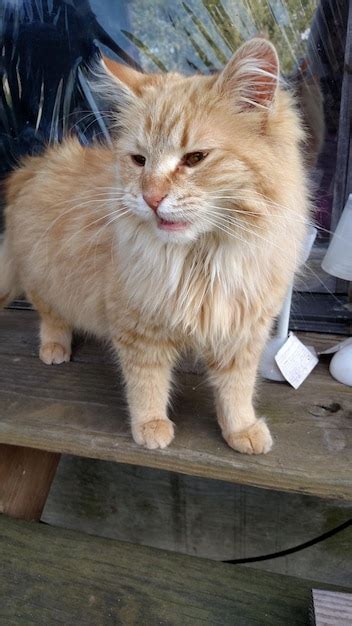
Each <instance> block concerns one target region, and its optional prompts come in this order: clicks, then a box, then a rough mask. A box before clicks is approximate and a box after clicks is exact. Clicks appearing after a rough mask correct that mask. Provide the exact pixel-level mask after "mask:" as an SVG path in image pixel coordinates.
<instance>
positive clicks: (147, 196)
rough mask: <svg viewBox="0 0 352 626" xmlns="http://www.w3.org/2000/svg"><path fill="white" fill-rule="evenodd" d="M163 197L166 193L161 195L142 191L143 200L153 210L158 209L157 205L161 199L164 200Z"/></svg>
mask: <svg viewBox="0 0 352 626" xmlns="http://www.w3.org/2000/svg"><path fill="white" fill-rule="evenodd" d="M164 198H166V195H164V196H163V195H162V194H160V193H144V194H143V199H144V201H145V202H146V203H147V205H148V206H150V208H151V209H152V210H153V211H155V212H156V211H157V210H158V206H159V204H160V203H161V201H162V200H164Z"/></svg>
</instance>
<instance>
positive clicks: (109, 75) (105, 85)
mask: <svg viewBox="0 0 352 626" xmlns="http://www.w3.org/2000/svg"><path fill="white" fill-rule="evenodd" d="M137 75H139V76H143V74H141V73H140V72H136V71H135V70H132V69H131V68H129V67H127V66H124V65H122V64H120V63H116V62H114V61H110V60H109V61H108V62H107V59H99V60H98V61H97V63H96V64H95V65H94V67H91V68H90V71H89V77H88V83H89V88H90V91H91V92H92V94H93V97H94V99H95V100H96V101H97V103H98V106H99V109H101V110H113V111H119V112H121V111H123V110H124V109H126V108H128V107H129V106H131V105H132V104H133V103H134V102H135V101H136V99H137V98H138V95H139V93H138V89H137V84H138V81H137Z"/></svg>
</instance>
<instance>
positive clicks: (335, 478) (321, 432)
mask: <svg viewBox="0 0 352 626" xmlns="http://www.w3.org/2000/svg"><path fill="white" fill-rule="evenodd" d="M16 315H17V312H15V311H7V312H3V313H1V317H0V319H1V322H0V345H1V346H3V345H4V346H5V351H2V350H3V348H1V351H0V371H1V378H0V442H2V443H7V444H13V445H20V446H26V447H33V448H38V449H42V450H48V451H52V452H61V453H68V454H74V455H78V456H86V457H91V458H98V459H103V460H110V461H116V462H120V463H131V464H135V465H145V466H147V467H155V468H160V469H166V470H170V471H174V472H181V473H184V474H191V475H196V476H205V477H210V478H217V479H220V480H225V481H230V482H237V483H243V484H247V485H252V486H259V487H266V488H270V489H276V490H279V491H295V492H302V493H307V494H312V495H317V496H322V497H326V498H336V499H337V498H341V499H347V500H351V499H352V468H351V456H350V449H351V443H352V420H351V416H352V394H351V390H350V388H349V387H346V386H343V385H341V384H339V383H337V382H336V381H334V380H333V379H332V378H331V377H330V375H329V373H328V368H327V364H326V363H325V364H324V363H322V364H321V365H320V366H319V367H318V368H317V369H316V370H315V371H314V372H313V374H312V375H311V376H310V377H309V378H308V380H307V381H306V382H305V383H304V384H303V386H302V387H301V388H300V389H299V390H298V391H295V390H293V389H292V388H290V387H289V386H288V385H281V384H274V383H263V384H262V386H261V389H260V391H259V398H258V406H259V412H260V413H261V414H264V415H266V416H267V417H268V421H269V423H270V426H271V429H272V432H273V435H274V439H275V447H274V449H273V451H272V452H271V453H270V454H268V455H265V456H258V457H250V456H246V455H240V454H237V453H235V452H234V451H233V450H231V449H230V448H228V447H227V445H226V444H225V443H224V441H223V440H222V438H221V436H220V432H219V429H218V426H217V424H216V420H215V416H214V407H213V400H212V396H211V394H210V393H209V390H208V389H207V386H206V384H205V382H204V379H203V378H202V377H200V376H198V375H194V374H190V373H188V374H184V375H183V376H180V385H179V393H178V398H177V402H175V410H174V415H173V419H174V420H175V422H176V425H177V435H176V439H175V442H173V444H172V445H171V446H170V447H169V448H168V449H166V450H162V451H159V450H157V451H153V450H146V449H144V448H141V447H139V446H137V445H136V444H134V443H133V441H132V439H131V436H130V430H129V425H128V420H127V411H126V407H125V402H124V394H123V388H122V385H121V384H120V382H119V380H118V376H117V373H116V371H115V368H114V367H113V364H112V363H110V362H109V359H108V355H107V354H106V355H105V356H104V358H100V357H98V358H97V357H94V358H93V359H92V360H91V357H90V355H89V354H88V355H87V353H86V355H87V356H85V357H84V359H83V360H82V361H80V359H79V354H80V351H79V350H78V352H76V356H75V359H76V360H74V361H73V362H71V363H69V364H65V365H62V366H58V367H55V366H53V367H48V366H45V365H43V364H42V363H41V362H40V361H39V359H38V358H37V357H36V356H35V357H33V356H27V354H26V351H25V349H24V346H25V344H26V341H29V342H30V341H32V337H33V336H34V335H35V330H34V329H35V326H36V321H35V314H34V313H32V312H29V311H28V312H23V315H26V316H27V318H26V319H28V322H27V323H26V327H25V328H24V327H22V349H21V350H19V349H17V348H16V350H15V351H14V352H12V353H11V352H10V350H9V346H7V348H6V337H7V332H8V328H9V324H8V319H9V316H16ZM318 341H319V342H321V338H320V336H318ZM330 341H331V339H330ZM96 350H97V351H98V348H97V349H96Z"/></svg>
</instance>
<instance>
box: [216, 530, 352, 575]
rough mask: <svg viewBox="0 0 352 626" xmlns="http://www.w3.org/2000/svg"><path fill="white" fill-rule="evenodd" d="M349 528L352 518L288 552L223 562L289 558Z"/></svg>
mask: <svg viewBox="0 0 352 626" xmlns="http://www.w3.org/2000/svg"><path fill="white" fill-rule="evenodd" d="M349 526H352V518H351V519H348V520H347V521H346V522H344V523H343V524H340V526H336V527H335V528H332V529H331V530H328V531H327V532H326V533H323V534H322V535H319V536H318V537H314V539H310V541H305V542H304V543H300V544H298V546H293V547H292V548H287V550H280V551H279V552H272V553H271V554H263V555H262V556H250V557H248V558H246V559H230V560H228V561H227V560H226V561H223V563H231V564H232V565H239V564H240V563H257V562H258V561H269V559H277V558H278V557H280V556H287V555H288V554H294V553H295V552H300V550H304V549H305V548H310V547H311V546H315V545H316V544H317V543H320V542H321V541H324V540H325V539H329V537H333V536H334V535H337V533H340V532H342V531H343V530H346V528H348V527H349Z"/></svg>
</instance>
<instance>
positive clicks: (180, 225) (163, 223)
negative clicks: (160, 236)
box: [158, 217, 189, 231]
mask: <svg viewBox="0 0 352 626" xmlns="http://www.w3.org/2000/svg"><path fill="white" fill-rule="evenodd" d="M187 226H189V223H188V222H178V221H175V222H172V221H171V220H165V219H163V218H161V217H158V228H160V230H168V231H175V230H184V229H185V228H187Z"/></svg>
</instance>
